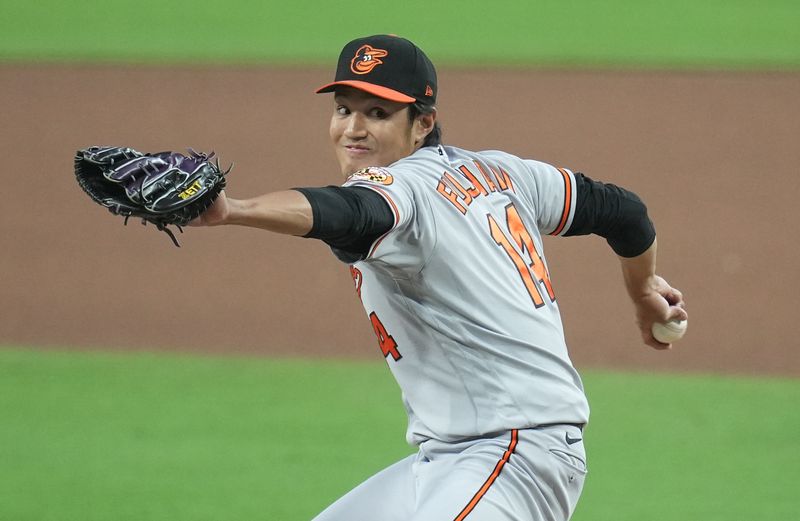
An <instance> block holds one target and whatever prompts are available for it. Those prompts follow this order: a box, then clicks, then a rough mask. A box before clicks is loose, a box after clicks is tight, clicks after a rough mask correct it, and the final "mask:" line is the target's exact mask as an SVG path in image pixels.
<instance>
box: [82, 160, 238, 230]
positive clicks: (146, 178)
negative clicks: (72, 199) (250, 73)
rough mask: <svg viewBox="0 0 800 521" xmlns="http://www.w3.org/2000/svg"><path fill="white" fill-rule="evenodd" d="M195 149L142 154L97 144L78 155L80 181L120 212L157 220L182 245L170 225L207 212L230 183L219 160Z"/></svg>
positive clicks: (100, 200) (95, 197)
mask: <svg viewBox="0 0 800 521" xmlns="http://www.w3.org/2000/svg"><path fill="white" fill-rule="evenodd" d="M213 158H214V152H211V153H210V154H208V155H206V154H203V153H198V152H195V151H194V150H192V149H189V155H188V156H185V155H183V154H179V153H177V152H159V153H157V154H142V153H141V152H137V151H136V150H133V149H132V148H127V147H104V146H92V147H89V148H84V149H81V150H78V152H77V154H76V155H75V177H77V179H78V184H79V185H80V186H81V188H83V190H84V191H85V192H86V193H87V194H89V196H90V197H91V198H92V200H94V201H95V202H96V203H98V204H100V205H102V206H105V207H106V208H108V210H109V211H110V212H111V213H113V214H114V215H121V216H123V217H125V224H127V223H128V218H129V217H139V218H141V219H142V224H147V223H148V222H150V223H153V224H154V225H155V226H156V227H157V228H158V229H159V230H161V231H163V232H166V233H167V234H168V235H169V236H170V238H171V239H172V241H173V242H174V243H175V245H176V246H180V245H179V244H178V241H177V240H176V239H175V235H174V234H173V233H172V231H171V230H170V229H169V228H167V225H170V224H172V225H175V226H177V228H178V230H179V231H181V232H182V231H183V230H182V229H181V226H184V225H185V224H187V223H188V222H189V221H191V220H192V219H194V218H196V217H197V216H199V215H200V214H201V213H203V212H204V211H205V210H206V209H207V208H208V207H209V206H211V203H213V202H214V200H215V199H216V198H217V196H218V195H219V193H220V192H221V191H222V189H223V188H224V187H225V175H226V174H227V173H228V172H230V170H231V169H230V168H228V169H227V170H225V171H222V170H221V169H220V166H219V160H216V161H214V162H211V160H212V159H213Z"/></svg>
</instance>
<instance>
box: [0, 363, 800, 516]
mask: <svg viewBox="0 0 800 521" xmlns="http://www.w3.org/2000/svg"><path fill="white" fill-rule="evenodd" d="M585 381H586V387H587V392H588V394H589V398H590V400H591V402H592V405H593V418H592V422H591V424H590V426H589V428H588V429H587V431H586V443H587V449H588V452H589V457H590V462H589V465H590V474H589V479H588V481H587V485H586V489H585V492H584V497H583V500H582V503H581V504H580V506H579V510H578V513H577V514H576V516H575V517H574V519H575V520H577V521H581V520H586V521H588V520H595V521H597V520H609V521H611V520H614V521H625V520H631V521H634V520H636V521H640V520H641V519H657V520H660V521H673V520H674V521H679V520H680V521H685V520H690V519H691V520H694V519H697V520H703V521H712V520H719V521H729V520H731V519H769V520H771V521H776V520H790V519H796V515H797V510H798V507H800V502H798V500H797V496H796V488H797V483H798V482H800V450H798V448H799V447H798V437H797V432H798V430H799V429H800V408H798V407H797V404H798V403H800V382H797V381H793V380H779V379H774V380H773V379H749V378H723V377H718V376H715V377H704V376H674V375H673V376H670V375H642V374H638V375H637V374H614V373H605V372H602V373H601V372H586V374H585ZM0 418H2V428H0V461H2V462H3V463H2V465H0V519H9V520H17V521H23V520H39V521H44V520H56V519H58V520H82V521H90V520H101V519H103V520H106V519H114V520H127V519H130V520H136V521H142V520H159V521H160V520H164V521H181V520H206V519H207V520H212V519H213V520H218V519H268V520H273V519H279V520H302V519H309V518H310V517H311V516H312V515H313V514H315V513H316V512H317V511H318V510H320V509H321V508H323V507H324V506H325V505H326V504H328V503H329V502H330V501H332V500H333V499H335V498H336V497H338V496H339V495H340V494H342V493H343V492H345V491H346V490H348V489H349V488H350V487H351V486H352V485H354V484H356V483H358V482H359V481H360V480H362V479H363V478H365V477H367V476H369V475H370V474H371V473H373V472H374V471H376V470H378V469H380V468H382V467H383V466H385V465H387V464H389V463H391V462H393V461H395V460H397V459H399V458H401V457H402V456H404V455H405V454H408V453H410V452H411V449H410V448H409V447H408V446H406V444H405V442H404V441H403V432H404V428H405V417H404V413H403V410H402V406H401V404H400V400H399V392H398V390H397V388H396V385H395V384H394V382H393V380H392V378H391V376H390V375H389V373H388V370H387V368H386V367H385V365H384V364H382V363H379V362H376V363H354V362H348V363H345V362H334V361H301V360H269V359H259V358H241V357H236V358H222V357H203V356H190V355H166V354H146V353H138V354H121V353H86V352H84V353H75V352H72V353H68V352H45V351H30V350H20V349H3V350H0Z"/></svg>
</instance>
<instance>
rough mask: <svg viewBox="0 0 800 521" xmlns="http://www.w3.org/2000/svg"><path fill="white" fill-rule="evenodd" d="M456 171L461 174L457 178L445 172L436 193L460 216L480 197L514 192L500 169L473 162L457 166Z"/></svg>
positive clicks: (509, 179)
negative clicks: (495, 193) (507, 191)
mask: <svg viewBox="0 0 800 521" xmlns="http://www.w3.org/2000/svg"><path fill="white" fill-rule="evenodd" d="M457 170H458V172H459V173H460V174H461V175H458V178H456V176H454V175H452V174H451V173H450V172H445V173H444V174H443V175H442V177H441V178H440V179H439V184H438V185H437V186H436V191H437V192H438V193H439V195H441V196H442V197H444V198H445V199H447V200H448V201H449V202H450V203H451V204H452V205H453V207H454V208H455V209H456V210H458V211H459V212H460V213H461V214H462V215H466V213H467V209H468V208H469V205H471V204H472V202H473V201H475V199H477V198H478V197H480V196H482V195H483V196H485V195H489V194H490V193H492V192H503V191H506V190H511V191H512V192H514V191H515V190H514V184H513V183H512V182H511V177H510V176H509V175H508V172H506V171H505V170H504V169H503V168H502V167H499V166H498V167H494V166H492V165H483V164H481V163H480V162H478V161H473V162H472V164H470V165H468V164H463V165H461V166H459V167H458V169H457Z"/></svg>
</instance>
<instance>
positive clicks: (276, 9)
mask: <svg viewBox="0 0 800 521" xmlns="http://www.w3.org/2000/svg"><path fill="white" fill-rule="evenodd" d="M382 32H388V33H395V34H400V35H403V36H408V37H410V38H411V39H413V40H414V41H416V42H417V43H418V44H420V46H422V48H424V49H426V50H427V51H428V53H429V54H430V55H431V57H432V59H433V60H434V61H435V62H436V63H438V64H440V65H442V64H451V65H459V64H469V65H476V64H480V65H490V66H491V65H495V66H508V65H536V66H557V67H576V66H581V67H587V66H588V67H637V68H638V67H659V68H673V67H678V68H708V67H713V68H733V69H741V68H752V69H764V68H767V69H786V68H789V69H797V68H800V3H799V2H797V1H796V0H764V1H761V2H755V1H752V0H727V1H722V0H706V1H700V2H698V1H693V0H673V1H671V2H640V1H637V0H607V1H605V2H598V1H595V0H579V1H571V2H554V1H549V0H538V1H522V0H517V1H511V0H498V1H495V2H490V3H487V2H477V1H474V0H465V1H455V0H442V1H437V2H430V1H422V0H406V1H404V2H396V1H387V0H374V1H372V2H369V3H366V4H365V3H361V2H328V1H299V2H294V3H292V4H287V3H286V2H278V1H275V0H266V1H262V2H254V1H251V0H205V1H202V0H201V1H197V0H192V1H189V0H167V1H163V0H136V1H134V0H108V1H106V2H102V3H99V2H94V1H86V0H83V1H80V0H78V1H76V0H72V1H62V0H41V1H37V2H28V1H21V0H4V1H3V2H1V3H0V60H50V61H52V60H75V59H78V60H101V61H134V62H136V61H156V62H187V61H189V62H198V63H203V62H257V63H281V64H286V65H293V66H303V65H306V64H309V63H321V64H324V65H326V66H327V65H330V63H331V61H332V60H335V57H336V55H337V54H338V52H339V49H340V48H341V45H342V44H344V43H345V42H346V41H348V40H349V39H351V38H353V37H355V36H363V35H365V34H373V33H382Z"/></svg>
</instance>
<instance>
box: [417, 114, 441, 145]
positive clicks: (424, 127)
mask: <svg viewBox="0 0 800 521" xmlns="http://www.w3.org/2000/svg"><path fill="white" fill-rule="evenodd" d="M435 124H436V109H433V110H432V111H431V112H427V113H425V114H420V115H419V116H417V118H416V119H415V120H414V129H413V130H414V143H415V144H417V145H419V144H420V143H422V142H423V141H425V137H427V135H428V134H430V133H431V131H432V130H433V127H434V125H435Z"/></svg>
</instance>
